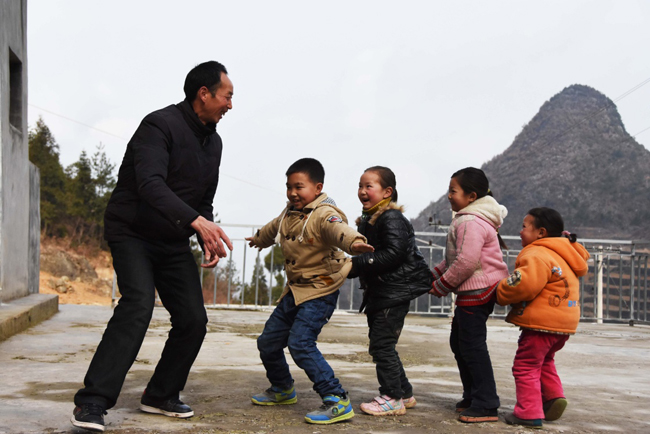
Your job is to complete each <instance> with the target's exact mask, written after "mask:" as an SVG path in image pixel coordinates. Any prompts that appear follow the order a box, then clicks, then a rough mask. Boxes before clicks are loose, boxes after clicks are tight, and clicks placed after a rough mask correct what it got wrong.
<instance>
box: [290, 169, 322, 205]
mask: <svg viewBox="0 0 650 434" xmlns="http://www.w3.org/2000/svg"><path fill="white" fill-rule="evenodd" d="M322 190H323V183H321V182H319V183H315V182H314V181H312V180H311V178H310V177H309V175H307V174H306V173H302V172H296V173H292V174H291V175H289V176H288V177H287V199H289V202H291V204H292V205H293V207H294V209H296V210H298V211H300V210H302V209H303V208H304V207H305V205H309V204H310V203H312V202H313V201H315V200H316V198H317V197H318V196H319V195H320V193H321V191H322Z"/></svg>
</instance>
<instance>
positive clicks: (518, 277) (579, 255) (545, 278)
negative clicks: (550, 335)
mask: <svg viewBox="0 0 650 434" xmlns="http://www.w3.org/2000/svg"><path fill="white" fill-rule="evenodd" d="M587 259H589V253H588V252H587V250H586V249H585V248H584V247H583V246H582V245H581V244H578V243H571V242H570V241H569V240H568V239H567V238H564V237H561V238H560V237H547V238H541V239H538V240H535V241H533V242H532V243H530V244H529V245H527V246H526V247H524V249H523V250H522V251H521V252H520V253H519V255H518V256H517V261H516V263H515V271H514V272H513V273H512V274H511V275H510V276H509V277H508V278H506V279H503V280H502V281H501V282H500V283H499V286H498V288H497V302H498V303H499V304H500V305H502V306H506V305H509V304H510V305H512V308H511V310H510V312H509V313H508V317H507V318H506V321H507V322H509V323H512V324H515V325H518V326H520V327H523V328H526V329H531V330H540V331H547V332H555V333H562V334H574V333H575V332H576V328H577V327H578V322H579V321H580V304H579V298H580V294H579V292H580V291H579V289H580V283H579V281H578V277H580V276H584V275H585V274H587V270H588V265H587Z"/></svg>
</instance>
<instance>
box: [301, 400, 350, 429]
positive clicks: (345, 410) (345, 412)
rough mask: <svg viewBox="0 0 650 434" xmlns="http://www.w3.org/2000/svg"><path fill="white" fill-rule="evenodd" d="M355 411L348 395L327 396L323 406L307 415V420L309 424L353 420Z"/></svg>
mask: <svg viewBox="0 0 650 434" xmlns="http://www.w3.org/2000/svg"><path fill="white" fill-rule="evenodd" d="M353 417H354V410H352V404H351V403H350V398H348V397H347V395H344V396H337V395H326V396H325V397H324V398H323V405H321V406H320V408H319V409H318V410H316V411H312V412H311V413H307V415H306V416H305V420H306V421H307V422H309V423H317V424H322V425H326V424H330V423H336V422H342V421H344V420H348V419H352V418H353Z"/></svg>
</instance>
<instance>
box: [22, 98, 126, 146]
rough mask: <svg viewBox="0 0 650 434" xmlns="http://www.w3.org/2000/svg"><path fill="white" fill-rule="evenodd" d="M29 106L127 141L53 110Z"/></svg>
mask: <svg viewBox="0 0 650 434" xmlns="http://www.w3.org/2000/svg"><path fill="white" fill-rule="evenodd" d="M28 105H30V106H32V107H34V108H36V109H39V110H43V111H44V112H47V113H49V114H51V115H54V116H58V117H60V118H63V119H65V120H68V121H70V122H74V123H76V124H79V125H83V126H84V127H87V128H90V129H91V130H95V131H99V132H100V133H104V134H108V135H109V136H113V137H117V138H118V139H122V140H124V141H126V139H125V138H124V137H120V136H118V135H117V134H113V133H109V132H108V131H105V130H100V129H99V128H95V127H93V126H92V125H88V124H84V123H83V122H79V121H77V120H74V119H72V118H69V117H67V116H63V115H62V114H59V113H55V112H53V111H51V110H48V109H44V108H43V107H39V106H36V105H34V104H28Z"/></svg>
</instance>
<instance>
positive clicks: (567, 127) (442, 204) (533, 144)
mask: <svg viewBox="0 0 650 434" xmlns="http://www.w3.org/2000/svg"><path fill="white" fill-rule="evenodd" d="M461 168H462V167H457V168H454V169H453V170H451V171H450V175H451V173H453V172H455V171H456V170H458V169H461ZM481 169H483V170H484V171H485V173H486V175H487V176H488V179H489V180H490V189H491V190H492V191H493V194H494V196H495V198H496V199H497V200H498V201H499V202H500V203H502V204H503V205H505V206H506V207H507V208H508V210H509V215H508V217H507V218H506V220H505V222H504V224H503V227H502V228H501V233H503V234H507V235H516V234H518V233H519V228H520V226H521V221H522V219H523V217H524V216H525V214H526V212H527V211H528V210H529V209H530V208H534V207H538V206H548V207H551V208H555V209H556V210H558V211H559V212H560V213H561V214H562V216H563V218H564V220H565V228H566V229H567V230H571V231H572V232H576V233H578V235H579V236H581V237H583V238H618V239H630V238H631V239H645V240H650V224H649V223H648V222H649V221H650V151H648V150H647V149H645V147H643V145H641V144H639V143H638V142H636V140H635V139H634V138H633V137H632V136H630V135H629V133H628V132H627V131H626V129H625V125H624V124H623V121H622V119H621V116H620V114H619V113H618V110H617V108H616V104H615V103H614V102H613V101H612V100H611V99H609V98H608V97H607V96H605V95H604V94H602V93H600V92H599V91H597V90H595V89H593V88H591V87H589V86H585V85H579V84H574V85H571V86H568V87H566V88H564V89H563V90H562V91H561V92H559V93H557V94H556V95H554V96H553V97H552V98H550V99H549V100H548V101H546V102H544V104H542V106H541V107H540V109H539V111H538V113H537V114H536V115H535V116H533V118H532V119H531V120H530V121H529V122H528V123H527V124H526V125H525V126H524V127H523V128H522V130H521V131H520V132H519V134H517V135H516V137H515V139H514V140H513V142H512V144H511V145H510V146H509V147H508V148H507V149H506V150H505V151H503V152H502V153H501V154H498V155H496V156H494V157H493V158H491V159H490V160H488V161H487V162H486V163H484V164H483V165H482V166H481ZM434 215H435V219H436V220H440V221H441V222H442V223H443V224H445V223H448V222H449V221H450V220H451V210H450V209H449V203H448V201H447V197H446V194H445V195H443V196H442V197H440V198H439V199H438V200H436V201H433V202H431V203H430V204H429V205H428V206H427V207H425V208H424V209H423V210H422V211H421V212H420V214H418V216H417V217H416V218H414V219H413V220H412V222H413V225H414V227H415V228H416V230H420V231H426V230H428V228H429V223H428V221H429V217H433V216H434Z"/></svg>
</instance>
